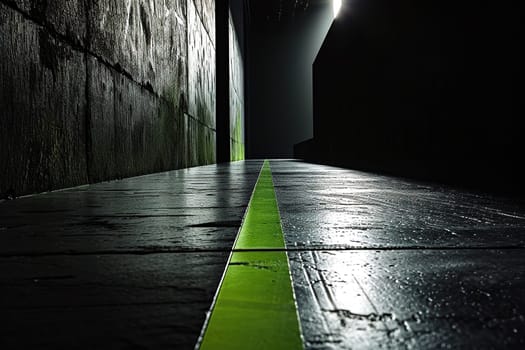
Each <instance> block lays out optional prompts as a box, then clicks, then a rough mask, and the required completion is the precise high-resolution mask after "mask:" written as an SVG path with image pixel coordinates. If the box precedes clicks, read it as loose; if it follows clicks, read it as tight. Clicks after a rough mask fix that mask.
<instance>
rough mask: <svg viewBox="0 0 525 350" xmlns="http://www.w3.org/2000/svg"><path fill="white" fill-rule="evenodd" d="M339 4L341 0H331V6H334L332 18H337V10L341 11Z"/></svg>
mask: <svg viewBox="0 0 525 350" xmlns="http://www.w3.org/2000/svg"><path fill="white" fill-rule="evenodd" d="M341 2H342V0H333V4H334V18H335V17H337V14H338V13H339V10H340V9H341Z"/></svg>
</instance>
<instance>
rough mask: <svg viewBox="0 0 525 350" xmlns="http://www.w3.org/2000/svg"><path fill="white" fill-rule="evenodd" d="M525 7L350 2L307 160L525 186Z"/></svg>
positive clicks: (336, 37) (487, 185) (318, 87)
mask: <svg viewBox="0 0 525 350" xmlns="http://www.w3.org/2000/svg"><path fill="white" fill-rule="evenodd" d="M520 15H521V10H520V8H519V7H518V6H517V5H514V4H513V3H512V2H510V1H504V2H502V3H498V4H489V3H488V2H461V3H454V4H450V3H443V2H442V1H426V2H421V1H415V0H402V1H395V2H393V1H386V0H368V1H365V0H363V1H352V2H345V7H344V8H343V12H342V13H341V15H340V17H338V18H337V19H336V20H335V22H334V23H333V25H332V27H331V29H330V31H329V33H328V35H327V38H326V40H325V42H324V43H323V46H322V48H321V50H320V52H319V54H318V56H317V58H316V61H315V64H314V140H313V141H310V142H306V143H303V144H301V145H299V146H298V147H296V156H299V157H305V158H307V159H312V160H317V161H321V162H328V163H333V164H339V165H344V166H349V167H355V168H362V169H369V170H376V171H385V172H389V173H395V174H399V175H404V176H415V177H420V178H425V179H431V180H438V181H444V182H450V183H455V184H460V185H466V186H472V187H478V188H482V189H491V190H492V189H494V190H503V191H505V192H508V193H519V192H521V193H523V184H522V179H523V175H524V174H523V171H522V170H520V168H521V164H520V163H521V161H520V159H521V158H522V153H523V150H524V149H525V147H524V141H523V137H522V133H523V128H522V127H521V123H519V119H520V118H521V117H520V115H521V110H522V98H521V97H520V96H519V91H520V88H519V84H521V81H522V77H523V74H522V64H521V61H522V57H521V42H522V41H523V40H522V39H523V38H522V33H521V28H520Z"/></svg>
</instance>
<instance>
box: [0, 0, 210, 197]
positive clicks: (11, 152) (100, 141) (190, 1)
mask: <svg viewBox="0 0 525 350" xmlns="http://www.w3.org/2000/svg"><path fill="white" fill-rule="evenodd" d="M214 16H215V13H214V2H213V1H211V0H209V1H208V0H104V1H102V0H55V1H49V2H48V1H29V0H0V169H2V173H1V174H0V193H8V192H14V193H16V194H18V195H20V194H26V193H34V192H40V191H47V190H52V189H57V188H63V187H69V186H75V185H80V184H84V183H87V182H96V181H102V180H109V179H114V178H120V177H127V176H133V175H139V174H144V173H150V172H155V171H162V170H168V169H174V168H180V167H187V166H194V165H199V164H207V163H212V162H214V161H215V68H214V61H215V47H214V33H215V21H214Z"/></svg>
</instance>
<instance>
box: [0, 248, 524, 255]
mask: <svg viewBox="0 0 525 350" xmlns="http://www.w3.org/2000/svg"><path fill="white" fill-rule="evenodd" d="M524 249H525V247H505V246H504V247H409V248H341V249H334V248H305V249H294V248H287V249H273V248H269V249H233V250H232V249H228V248H225V249H186V250H159V251H141V250H121V251H118V250H116V251H110V250H108V251H98V252H49V253H28V254H24V253H13V254H0V258H45V257H51V256H90V255H155V254H200V253H242V252H260V253H264V252H298V253H300V252H319V251H320V252H344V251H348V252H359V251H372V250H375V251H412V250H421V251H440V250H442V251H450V250H457V251H466V250H474V251H475V250H524Z"/></svg>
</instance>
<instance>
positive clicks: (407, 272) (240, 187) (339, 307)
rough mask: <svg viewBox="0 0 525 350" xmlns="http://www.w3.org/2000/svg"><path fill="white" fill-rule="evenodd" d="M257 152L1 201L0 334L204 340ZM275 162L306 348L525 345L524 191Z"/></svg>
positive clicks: (64, 340) (159, 342)
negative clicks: (516, 195)
mask: <svg viewBox="0 0 525 350" xmlns="http://www.w3.org/2000/svg"><path fill="white" fill-rule="evenodd" d="M261 165H262V161H246V162H239V163H232V164H229V165H219V166H215V165H214V166H207V167H198V168H191V169H185V170H178V171H173V172H167V173H161V174H153V175H149V176H142V177H137V178H131V179H125V180H121V181H114V182H106V183H101V184H97V185H92V186H85V187H81V188H76V189H71V190H66V191H61V192H52V193H47V194H43V195H37V196H32V197H27V198H21V199H17V200H14V201H4V202H1V203H0V286H1V296H2V298H0V312H1V313H2V317H3V320H4V321H5V322H4V327H3V328H2V329H1V330H0V347H1V348H2V349H4V348H6V349H7V348H15V347H16V348H72V347H75V348H86V349H88V348H89V349H93V348H128V347H145V348H177V349H192V348H193V347H194V345H195V342H196V340H197V337H198V335H199V332H200V330H201V327H202V325H203V322H204V319H205V316H206V312H207V311H208V310H209V308H210V305H211V304H212V299H213V296H214V294H215V292H216V289H217V286H218V284H219V281H220V278H221V276H222V273H223V271H224V268H225V265H226V262H227V259H228V256H229V254H230V251H231V248H232V245H233V241H234V239H235V236H236V234H237V231H238V227H239V225H240V223H241V221H242V218H243V216H244V213H245V210H246V207H247V204H248V201H249V199H250V195H251V193H252V190H253V187H254V185H255V182H256V179H257V176H258V174H259V171H260V169H261ZM271 168H272V175H273V180H274V183H275V191H276V195H277V199H278V205H279V210H280V215H281V220H282V227H283V232H284V236H285V241H286V244H287V248H288V250H289V251H288V256H289V259H290V265H291V274H292V278H293V287H294V289H295V294H296V297H297V305H298V310H299V317H300V322H301V327H302V331H303V337H304V341H305V343H304V346H305V348H307V349H350V348H351V349H376V348H393V349H397V348H401V349H403V348H415V349H428V348H476V349H479V348H487V349H490V348H502V349H507V348H517V349H520V348H524V347H525V299H524V298H523V290H525V271H524V270H525V254H524V253H525V250H524V249H525V202H523V201H521V202H520V201H517V200H508V199H506V198H502V197H494V196H490V195H483V194H479V193H472V192H463V191H460V190H456V189H450V188H447V187H442V186H436V185H432V184H426V183H420V182H414V181H410V180H406V179H400V178H392V177H386V176H379V175H375V174H370V173H364V172H359V171H352V170H347V169H341V168H335V167H328V166H322V165H314V164H307V163H303V162H298V161H278V160H275V161H272V162H271ZM247 348H249V347H247Z"/></svg>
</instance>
